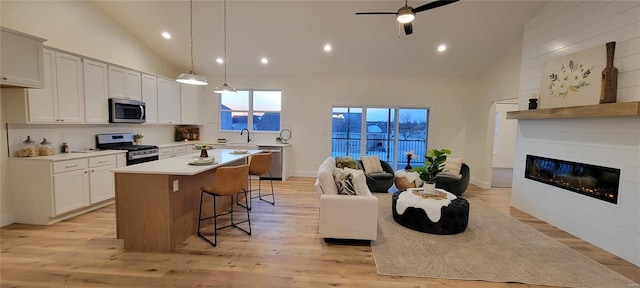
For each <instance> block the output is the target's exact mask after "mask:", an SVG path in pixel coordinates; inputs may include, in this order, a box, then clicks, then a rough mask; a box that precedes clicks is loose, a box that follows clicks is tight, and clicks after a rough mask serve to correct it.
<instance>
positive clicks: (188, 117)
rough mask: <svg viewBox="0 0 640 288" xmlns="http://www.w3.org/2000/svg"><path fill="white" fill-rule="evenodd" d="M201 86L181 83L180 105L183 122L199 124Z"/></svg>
mask: <svg viewBox="0 0 640 288" xmlns="http://www.w3.org/2000/svg"><path fill="white" fill-rule="evenodd" d="M200 90H201V87H200V86H196V85H186V84H181V85H180V104H181V105H180V107H181V111H182V112H181V115H182V117H181V121H182V124H198V114H199V113H198V109H199V106H200V105H199V104H200V101H199V100H200V99H199V96H200V94H201V93H199V91H200Z"/></svg>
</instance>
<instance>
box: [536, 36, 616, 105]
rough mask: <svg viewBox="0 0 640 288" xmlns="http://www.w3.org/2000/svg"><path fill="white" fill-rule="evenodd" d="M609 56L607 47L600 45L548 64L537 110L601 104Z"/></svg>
mask: <svg viewBox="0 0 640 288" xmlns="http://www.w3.org/2000/svg"><path fill="white" fill-rule="evenodd" d="M606 54H607V53H606V47H605V45H598V46H595V47H592V48H589V49H586V50H582V51H579V52H576V53H573V54H570V55H566V56H563V57H560V58H556V59H553V60H550V61H548V62H547V63H546V65H545V68H544V72H543V74H542V80H541V81H540V99H539V104H538V107H539V108H555V107H570V106H581V105H593V104H599V103H600V85H601V74H602V70H603V69H604V67H605V66H606V64H607V55H606Z"/></svg>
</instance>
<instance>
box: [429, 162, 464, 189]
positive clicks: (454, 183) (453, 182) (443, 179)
mask: <svg viewBox="0 0 640 288" xmlns="http://www.w3.org/2000/svg"><path fill="white" fill-rule="evenodd" d="M460 174H461V175H462V178H458V177H455V176H450V175H447V174H438V176H436V179H435V183H436V188H441V189H444V190H447V191H449V192H451V193H453V194H456V195H458V196H461V195H462V193H464V191H466V190H467V186H469V177H470V175H469V166H467V164H464V163H462V166H461V167H460Z"/></svg>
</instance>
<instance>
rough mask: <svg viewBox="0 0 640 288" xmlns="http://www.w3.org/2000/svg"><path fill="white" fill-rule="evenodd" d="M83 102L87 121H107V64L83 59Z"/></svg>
mask: <svg viewBox="0 0 640 288" xmlns="http://www.w3.org/2000/svg"><path fill="white" fill-rule="evenodd" d="M83 68H84V104H85V109H84V110H85V115H86V122H87V123H109V107H108V102H109V88H108V85H109V83H108V70H107V64H105V63H101V62H96V61H92V60H89V59H83Z"/></svg>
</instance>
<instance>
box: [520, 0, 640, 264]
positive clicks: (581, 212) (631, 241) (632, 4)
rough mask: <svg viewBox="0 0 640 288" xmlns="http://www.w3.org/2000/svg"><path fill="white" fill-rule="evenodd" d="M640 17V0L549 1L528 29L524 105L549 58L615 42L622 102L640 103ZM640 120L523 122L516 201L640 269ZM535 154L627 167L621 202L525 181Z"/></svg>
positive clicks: (522, 87) (522, 81)
mask: <svg viewBox="0 0 640 288" xmlns="http://www.w3.org/2000/svg"><path fill="white" fill-rule="evenodd" d="M639 15H640V2H638V1H611V2H609V1H607V2H601V1H597V2H596V1H584V2H573V1H566V2H554V1H552V2H549V3H548V4H547V5H546V6H545V7H544V8H543V9H542V10H541V11H540V12H539V13H538V14H537V15H536V16H535V17H534V18H533V19H532V20H531V21H529V22H528V23H527V25H526V26H525V31H524V37H523V47H522V65H521V69H522V71H521V73H520V75H521V77H520V98H519V99H520V101H519V102H520V108H521V109H527V108H526V107H527V103H528V98H529V96H530V95H531V94H534V93H539V85H540V78H541V76H542V75H541V74H542V71H543V68H544V65H545V63H546V62H547V61H548V60H550V59H553V58H556V57H559V56H564V55H568V54H571V53H574V52H577V51H581V50H583V49H587V48H590V47H593V46H595V45H604V44H605V43H606V42H609V41H616V42H617V45H616V55H615V60H614V66H616V67H618V69H619V77H618V102H627V101H640V61H639V59H640V25H638V19H639V17H638V16H639ZM595 72H596V73H599V71H595ZM596 75H597V74H596ZM638 123H640V119H639V118H638V117H621V118H581V119H548V120H519V121H518V136H517V143H516V155H515V163H514V173H513V174H514V176H513V193H512V200H511V204H512V205H513V206H514V207H516V208H519V209H521V210H524V211H526V212H527V213H530V214H532V215H534V216H536V217H537V218H540V219H542V220H544V221H546V222H548V223H550V224H552V225H554V226H557V227H559V228H561V229H563V230H565V231H567V232H569V233H571V234H573V235H576V236H578V237H580V238H582V239H584V240H585V241H588V242H590V243H592V244H594V245H596V246H599V247H601V248H603V249H605V250H607V251H609V252H611V253H613V254H615V255H617V256H619V257H621V258H624V259H626V260H628V261H630V262H632V263H634V264H636V265H640V125H638ZM527 154H532V155H538V156H542V157H549V158H556V159H561V160H568V161H574V162H581V163H587V164H594V165H599V166H606V167H612V168H618V169H621V175H620V190H619V200H618V204H611V203H606V202H604V201H599V200H596V199H593V198H589V197H586V196H583V195H580V194H576V193H573V192H569V191H567V190H563V189H560V188H556V187H553V186H549V185H545V184H542V183H539V182H535V181H532V180H529V179H525V178H524V176H523V175H524V166H525V164H524V163H525V159H526V155H527Z"/></svg>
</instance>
